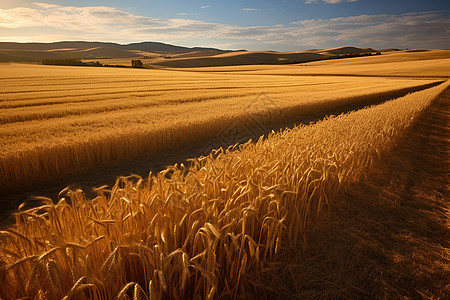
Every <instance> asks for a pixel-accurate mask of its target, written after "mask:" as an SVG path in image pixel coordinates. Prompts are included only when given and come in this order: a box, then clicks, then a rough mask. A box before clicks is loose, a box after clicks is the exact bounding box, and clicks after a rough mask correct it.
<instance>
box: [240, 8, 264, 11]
mask: <svg viewBox="0 0 450 300" xmlns="http://www.w3.org/2000/svg"><path fill="white" fill-rule="evenodd" d="M242 10H248V11H255V10H261V8H243V9H242Z"/></svg>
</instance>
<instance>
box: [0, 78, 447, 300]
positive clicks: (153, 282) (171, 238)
mask: <svg viewBox="0 0 450 300" xmlns="http://www.w3.org/2000/svg"><path fill="white" fill-rule="evenodd" d="M74 72H75V71H74ZM163 74H164V73H158V75H159V76H158V78H159V79H160V80H163V78H164V77H163ZM173 76H175V74H174V75H173ZM179 76H185V75H184V73H182V74H180V75H179ZM190 76H193V75H190ZM199 76H201V75H199ZM218 78H219V77H218ZM233 78H234V79H236V80H237V82H235V83H234V84H239V82H238V81H239V78H237V77H233ZM277 78H280V77H276V78H270V80H269V81H270V84H273V85H277V82H276V80H277ZM153 79H154V80H156V79H155V78H153ZM198 79H199V78H197V80H198ZM220 79H221V83H222V84H223V80H224V77H220ZM229 79H230V80H231V78H229ZM245 79H246V82H247V83H246V84H245V87H247V86H248V85H249V84H248V82H249V81H251V80H253V79H252V77H245ZM67 80H74V79H73V78H68V79H67ZM75 80H79V79H75ZM164 80H170V78H165V79H164ZM178 80H180V79H178ZM254 80H256V78H255V79H254ZM265 80H266V82H267V78H265ZM280 80H281V78H280ZM282 80H283V84H287V83H289V84H293V85H295V84H299V83H298V80H299V79H298V78H291V79H290V78H283V79H282ZM289 80H292V81H289ZM302 80H310V83H315V84H318V79H315V78H307V79H302ZM332 80H336V83H331V84H330V86H333V85H334V84H336V85H337V86H340V87H341V88H340V89H339V95H333V93H334V88H332V87H330V89H328V90H326V88H327V86H328V85H323V86H320V89H317V90H315V89H316V88H317V87H313V88H311V87H308V88H306V90H307V89H312V90H310V91H311V93H312V92H313V91H314V94H315V95H319V96H317V97H319V98H314V99H311V98H307V97H306V98H303V99H311V100H310V101H314V103H321V102H320V99H321V100H322V101H323V102H324V103H326V105H336V102H338V101H339V99H344V98H345V96H346V97H349V96H354V95H364V92H365V91H368V87H369V86H370V89H372V91H373V90H374V89H378V90H379V91H386V90H389V89H392V85H393V84H394V83H395V84H398V85H395V84H394V85H395V87H397V88H399V87H408V86H411V85H412V84H420V83H423V82H422V81H414V83H412V82H411V81H405V80H399V81H390V82H389V86H383V84H382V82H385V81H379V82H377V81H376V80H365V79H358V83H359V84H358V85H357V86H356V87H355V79H351V80H353V82H352V83H349V82H347V81H346V80H348V79H342V78H334V79H333V78H327V82H332ZM208 82H210V83H211V81H208ZM229 83H230V84H231V82H229ZM303 83H304V82H303ZM161 84H162V82H161ZM278 84H282V83H281V82H278ZM346 84H348V87H347V88H348V89H347V90H346V89H345V85H346ZM255 85H256V83H255ZM155 86H156V84H155ZM448 86H449V84H448V83H443V84H441V85H439V86H436V87H433V88H430V89H427V90H423V91H419V92H415V93H412V94H409V95H406V96H404V97H402V98H398V99H395V100H393V101H388V102H386V103H384V104H380V105H378V106H374V107H370V108H366V109H362V110H359V111H356V112H351V113H349V114H344V115H339V116H337V117H334V116H332V117H328V118H326V119H324V120H323V121H320V122H318V123H316V124H313V125H310V126H299V127H295V128H293V129H287V130H284V131H280V132H278V133H275V132H273V133H272V134H270V135H269V136H268V138H267V139H263V138H261V139H260V140H258V141H257V142H256V143H255V142H249V143H247V144H245V145H242V146H240V147H239V148H238V149H235V148H232V147H231V148H229V149H227V150H223V149H219V150H217V151H214V152H213V153H211V155H209V156H207V157H200V158H194V159H192V161H191V166H189V168H186V167H185V166H184V165H174V166H170V167H168V168H167V169H166V170H164V171H162V172H160V173H158V174H150V175H149V177H148V178H147V179H142V178H138V177H127V178H125V177H122V178H118V180H117V182H116V184H115V185H114V186H113V187H112V188H111V189H109V188H107V187H104V188H99V189H98V190H97V193H98V196H97V197H96V198H94V199H86V197H85V196H84V193H83V192H82V191H81V190H77V191H70V190H65V191H62V192H61V193H60V196H59V199H58V202H57V203H56V204H54V203H53V201H52V200H51V199H46V198H41V199H40V200H41V202H42V205H41V206H40V207H36V208H32V209H24V207H23V206H22V207H20V208H19V212H18V213H17V214H16V225H15V226H13V227H11V228H9V229H7V230H4V231H2V232H1V240H2V243H1V247H0V254H1V255H0V265H1V268H0V277H1V280H0V296H1V297H2V298H6V299H11V298H21V297H35V298H52V299H53V298H54V299H56V298H65V299H112V298H115V297H117V298H119V299H127V298H133V299H179V298H186V299H197V298H202V299H203V298H205V299H215V298H222V299H225V298H238V297H241V298H245V297H248V296H250V295H252V292H253V290H254V289H258V288H261V286H262V285H263V284H264V282H263V281H262V278H261V276H260V274H261V273H262V271H263V270H267V269H270V268H271V262H273V261H275V260H276V259H277V255H278V254H279V253H280V251H281V249H286V248H287V249H289V248H295V247H298V245H299V244H301V243H302V242H305V240H304V239H305V238H306V235H305V234H306V232H308V231H310V230H314V226H315V220H316V219H317V218H318V216H319V215H321V214H322V213H326V212H327V211H329V210H332V209H333V205H334V204H335V203H336V202H337V201H339V199H340V194H341V193H342V192H343V191H345V189H346V188H348V187H349V186H350V184H351V183H355V182H358V181H359V180H361V178H362V177H364V175H365V174H366V173H367V172H368V171H369V170H370V169H371V167H372V166H373V164H374V162H376V161H377V160H378V159H379V158H380V156H382V155H383V154H385V153H388V152H389V151H392V149H393V148H394V147H395V145H396V141H397V140H398V139H399V138H400V137H401V136H402V135H403V134H405V132H406V131H407V129H408V128H409V127H410V126H411V125H412V124H413V123H414V120H415V119H416V118H417V116H418V115H419V114H420V113H421V112H422V111H423V110H424V109H425V108H426V107H427V106H429V105H430V103H431V102H432V101H433V99H435V98H436V97H437V96H438V95H439V93H440V92H442V91H443V90H444V89H446V88H447V87H448ZM158 87H160V85H159V86H158ZM267 88H268V87H267ZM283 89H285V88H283ZM275 90H276V88H275ZM269 91H270V90H269ZM240 92H243V91H240ZM305 93H306V91H305ZM321 93H324V94H321ZM327 93H328V94H327ZM288 95H289V93H286V94H283V99H287V100H284V101H281V100H279V101H280V102H279V103H280V104H279V105H280V106H281V107H282V108H283V109H286V108H288V107H289V106H295V104H296V103H297V102H296V101H298V93H297V94H296V93H295V92H294V91H293V92H292V96H291V98H289V96H288ZM295 95H297V97H295ZM302 95H303V94H302ZM333 96H334V97H333ZM242 97H245V96H242V95H241V96H240V97H239V100H236V102H233V100H232V99H233V98H232V97H229V98H226V101H225V102H224V103H222V102H220V101H219V102H217V103H216V101H212V102H215V103H214V104H215V105H219V106H220V105H230V106H231V107H235V108H236V110H235V111H239V109H237V108H238V107H239V105H240V103H241V102H242V101H243V100H242ZM320 97H322V98H320ZM274 98H276V96H274ZM277 99H281V97H279V98H277ZM11 102H14V101H11ZM190 105H192V106H190ZM202 105H205V106H202ZM241 105H242V104H241ZM176 107H177V106H176V105H175V106H174V108H173V109H176ZM180 107H183V110H182V109H180V115H182V113H181V111H187V115H189V117H190V118H191V119H192V120H199V119H200V120H201V117H200V116H201V114H199V115H195V114H194V113H195V111H193V110H191V109H189V108H193V107H195V108H196V109H197V108H198V109H200V107H204V109H203V110H201V109H200V112H201V113H202V114H203V115H204V116H205V118H207V117H208V116H210V114H211V106H208V105H206V104H205V103H202V102H196V103H195V104H192V103H191V104H189V105H186V106H183V105H180ZM213 107H214V106H213ZM208 108H209V109H210V110H208ZM166 109H167V108H166ZM177 112H178V111H177ZM122 113H123V114H127V113H130V114H133V115H135V116H136V117H135V119H136V120H143V122H145V121H146V119H145V118H144V116H146V112H145V111H143V112H142V115H141V114H140V111H134V112H133V113H132V112H128V111H126V110H125V111H123V112H122ZM154 113H155V111H153V114H154ZM102 114H104V115H101V116H102V117H99V118H98V119H99V120H98V122H99V123H98V124H101V122H102V121H103V120H105V119H107V120H108V121H109V120H112V119H108V116H107V114H108V113H106V112H102ZM119 115H120V114H119ZM141 117H142V119H141ZM225 117H231V116H228V115H226V116H223V118H225ZM72 118H73V122H77V120H78V123H76V124H77V126H79V127H82V126H80V125H81V119H77V118H83V115H81V116H79V117H78V116H73V115H71V116H70V117H68V119H63V120H64V121H66V123H69V124H70V122H71V121H72ZM96 119H97V118H96ZM180 119H181V120H183V121H185V120H186V119H182V117H180ZM91 120H92V117H91ZM118 120H119V121H120V120H122V121H123V118H122V119H121V118H119V119H118ZM119 121H118V123H117V124H118V125H120V122H119ZM27 122H28V121H27ZM27 122H24V124H23V125H26V124H27ZM30 122H37V120H35V121H30ZM42 122H45V119H44V120H43V121H42ZM53 122H56V120H53ZM91 122H94V121H91ZM111 122H112V121H111ZM171 125H172V126H171V127H170V128H173V126H174V124H171ZM3 126H6V125H3ZM60 126H61V128H65V127H64V125H63V124H61V125H60ZM89 126H91V128H93V126H94V125H93V124H89ZM89 126H87V127H89ZM112 126H113V128H115V127H114V122H112ZM99 127H100V128H101V125H99ZM23 128H25V127H23ZM41 128H42V129H43V128H45V126H44V125H42V127H41ZM58 128H59V127H58ZM67 128H70V126H68V127H67ZM132 128H133V131H121V132H120V133H121V134H123V133H125V134H127V135H131V138H136V135H135V132H139V128H140V127H139V125H138V124H135V125H133V127H132ZM42 129H41V130H42ZM22 130H23V131H24V129H22ZM67 130H68V131H67V132H69V131H70V130H69V129H67ZM72 130H75V127H72ZM115 130H117V129H115ZM24 132H25V131H24ZM99 132H102V131H99ZM132 133H134V135H133V134H132ZM16 134H19V133H16ZM73 134H74V135H73V141H75V142H79V141H80V140H79V139H78V140H77V135H78V138H81V137H82V138H83V140H84V139H85V138H86V136H88V137H90V136H92V137H98V135H95V133H90V132H89V131H83V132H81V131H78V132H76V131H75V132H74V133H73ZM83 134H84V136H83ZM102 134H104V132H102ZM117 136H119V137H121V138H122V137H123V136H125V135H120V134H118V135H117ZM141 137H142V135H141ZM121 138H120V139H118V140H117V142H116V143H119V141H120V142H121V143H123V140H122V139H121ZM171 138H173V137H171ZM6 140H7V139H6ZM44 140H45V141H46V142H47V143H49V145H52V147H56V146H55V145H56V144H53V141H56V140H57V139H55V140H52V139H51V138H50V137H49V138H48V139H44ZM169 141H170V139H169ZM33 143H34V144H33ZM29 145H38V141H30V144H29ZM97 145H98V144H95V143H93V144H90V145H89V147H96V146H97ZM111 145H112V144H111ZM28 147H30V146H28ZM40 147H42V144H41V145H40ZM5 149H7V148H5ZM36 149H39V146H36ZM49 149H52V148H49ZM57 149H58V150H59V151H60V150H61V148H57ZM36 151H37V150H36ZM6 152H7V151H6ZM4 153H5V152H4ZM7 153H8V152H7ZM9 153H11V152H9ZM80 153H83V151H81V152H80ZM10 155H11V154H10ZM80 155H81V154H80ZM123 155H130V153H129V152H126V151H124V152H123ZM57 161H58V162H59V159H58V160H57ZM3 170H4V169H3ZM3 172H5V171H3ZM21 175H22V176H27V171H26V170H24V172H23V173H22V174H21ZM19 177H20V176H19V175H17V178H19Z"/></svg>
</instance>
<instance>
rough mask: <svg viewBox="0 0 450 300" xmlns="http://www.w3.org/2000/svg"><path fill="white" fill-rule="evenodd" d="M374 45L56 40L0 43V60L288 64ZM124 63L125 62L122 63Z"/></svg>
mask: <svg viewBox="0 0 450 300" xmlns="http://www.w3.org/2000/svg"><path fill="white" fill-rule="evenodd" d="M376 51H377V50H374V49H372V48H356V47H337V48H330V49H312V50H306V51H298V52H276V51H246V50H239V51H231V50H221V49H215V48H202V47H192V48H189V47H182V46H175V45H170V44H164V43H158V42H142V43H131V44H125V45H123V44H117V43H104V42H84V41H65V42H54V43H12V42H0V62H41V61H42V60H44V59H84V60H96V59H98V60H101V61H102V63H107V64H109V63H110V62H109V61H111V60H117V59H122V60H123V61H126V64H128V65H129V61H130V60H129V59H142V60H143V62H144V63H145V64H147V65H152V66H155V67H156V66H159V67H163V68H164V67H170V68H180V67H181V68H183V67H208V66H231V65H251V64H285V63H286V64H287V63H291V64H292V63H302V62H308V61H314V60H322V59H327V58H330V57H338V56H354V55H358V54H365V53H375V52H376ZM120 64H123V63H120Z"/></svg>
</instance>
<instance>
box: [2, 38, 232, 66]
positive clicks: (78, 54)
mask: <svg viewBox="0 0 450 300" xmlns="http://www.w3.org/2000/svg"><path fill="white" fill-rule="evenodd" d="M143 51H144V52H148V53H149V54H151V53H155V52H156V53H171V54H178V53H190V52H199V51H205V52H211V51H212V52H215V53H227V52H230V50H220V49H215V48H202V47H193V48H189V47H182V46H174V45H169V44H164V43H158V42H142V43H132V44H126V45H122V44H117V43H104V42H83V41H67V42H54V43H13V42H0V62H33V61H36V62H37V61H41V60H42V59H62V58H78V59H90V58H133V57H137V56H140V55H141V54H142V52H143Z"/></svg>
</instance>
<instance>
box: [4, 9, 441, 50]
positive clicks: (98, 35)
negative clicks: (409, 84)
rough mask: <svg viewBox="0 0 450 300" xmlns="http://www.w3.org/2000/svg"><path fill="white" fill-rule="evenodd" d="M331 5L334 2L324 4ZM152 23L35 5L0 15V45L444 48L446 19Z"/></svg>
mask: <svg viewBox="0 0 450 300" xmlns="http://www.w3.org/2000/svg"><path fill="white" fill-rule="evenodd" d="M329 1H333V0H329ZM178 15H179V16H178V18H173V19H157V18H152V17H146V16H139V15H136V14H132V13H129V12H125V11H121V10H119V9H116V8H113V7H108V6H91V7H73V6H62V5H52V4H45V3H39V4H35V6H34V7H33V8H25V7H17V8H12V9H0V30H1V32H2V34H1V36H0V40H1V41H43V42H45V41H56V40H91V41H92V40H98V41H115V42H121V43H127V42H137V41H161V42H167V43H178V44H180V45H191V46H201V45H211V46H214V45H216V44H217V45H219V44H227V45H235V46H230V47H229V48H248V49H254V50H264V49H273V50H302V49H306V48H328V47H337V46H345V45H348V46H357V47H375V48H387V47H396V48H425V47H428V48H449V46H450V45H449V43H448V37H449V36H450V19H449V18H448V17H446V16H443V15H442V13H440V12H415V13H407V14H400V15H388V14H379V15H359V16H351V17H341V18H331V19H311V20H301V21H297V22H292V23H290V24H287V25H283V24H277V25H270V26H237V25H230V24H220V23H213V22H204V21H199V20H195V19H193V17H192V19H191V18H187V16H186V15H184V13H179V14H178Z"/></svg>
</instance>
